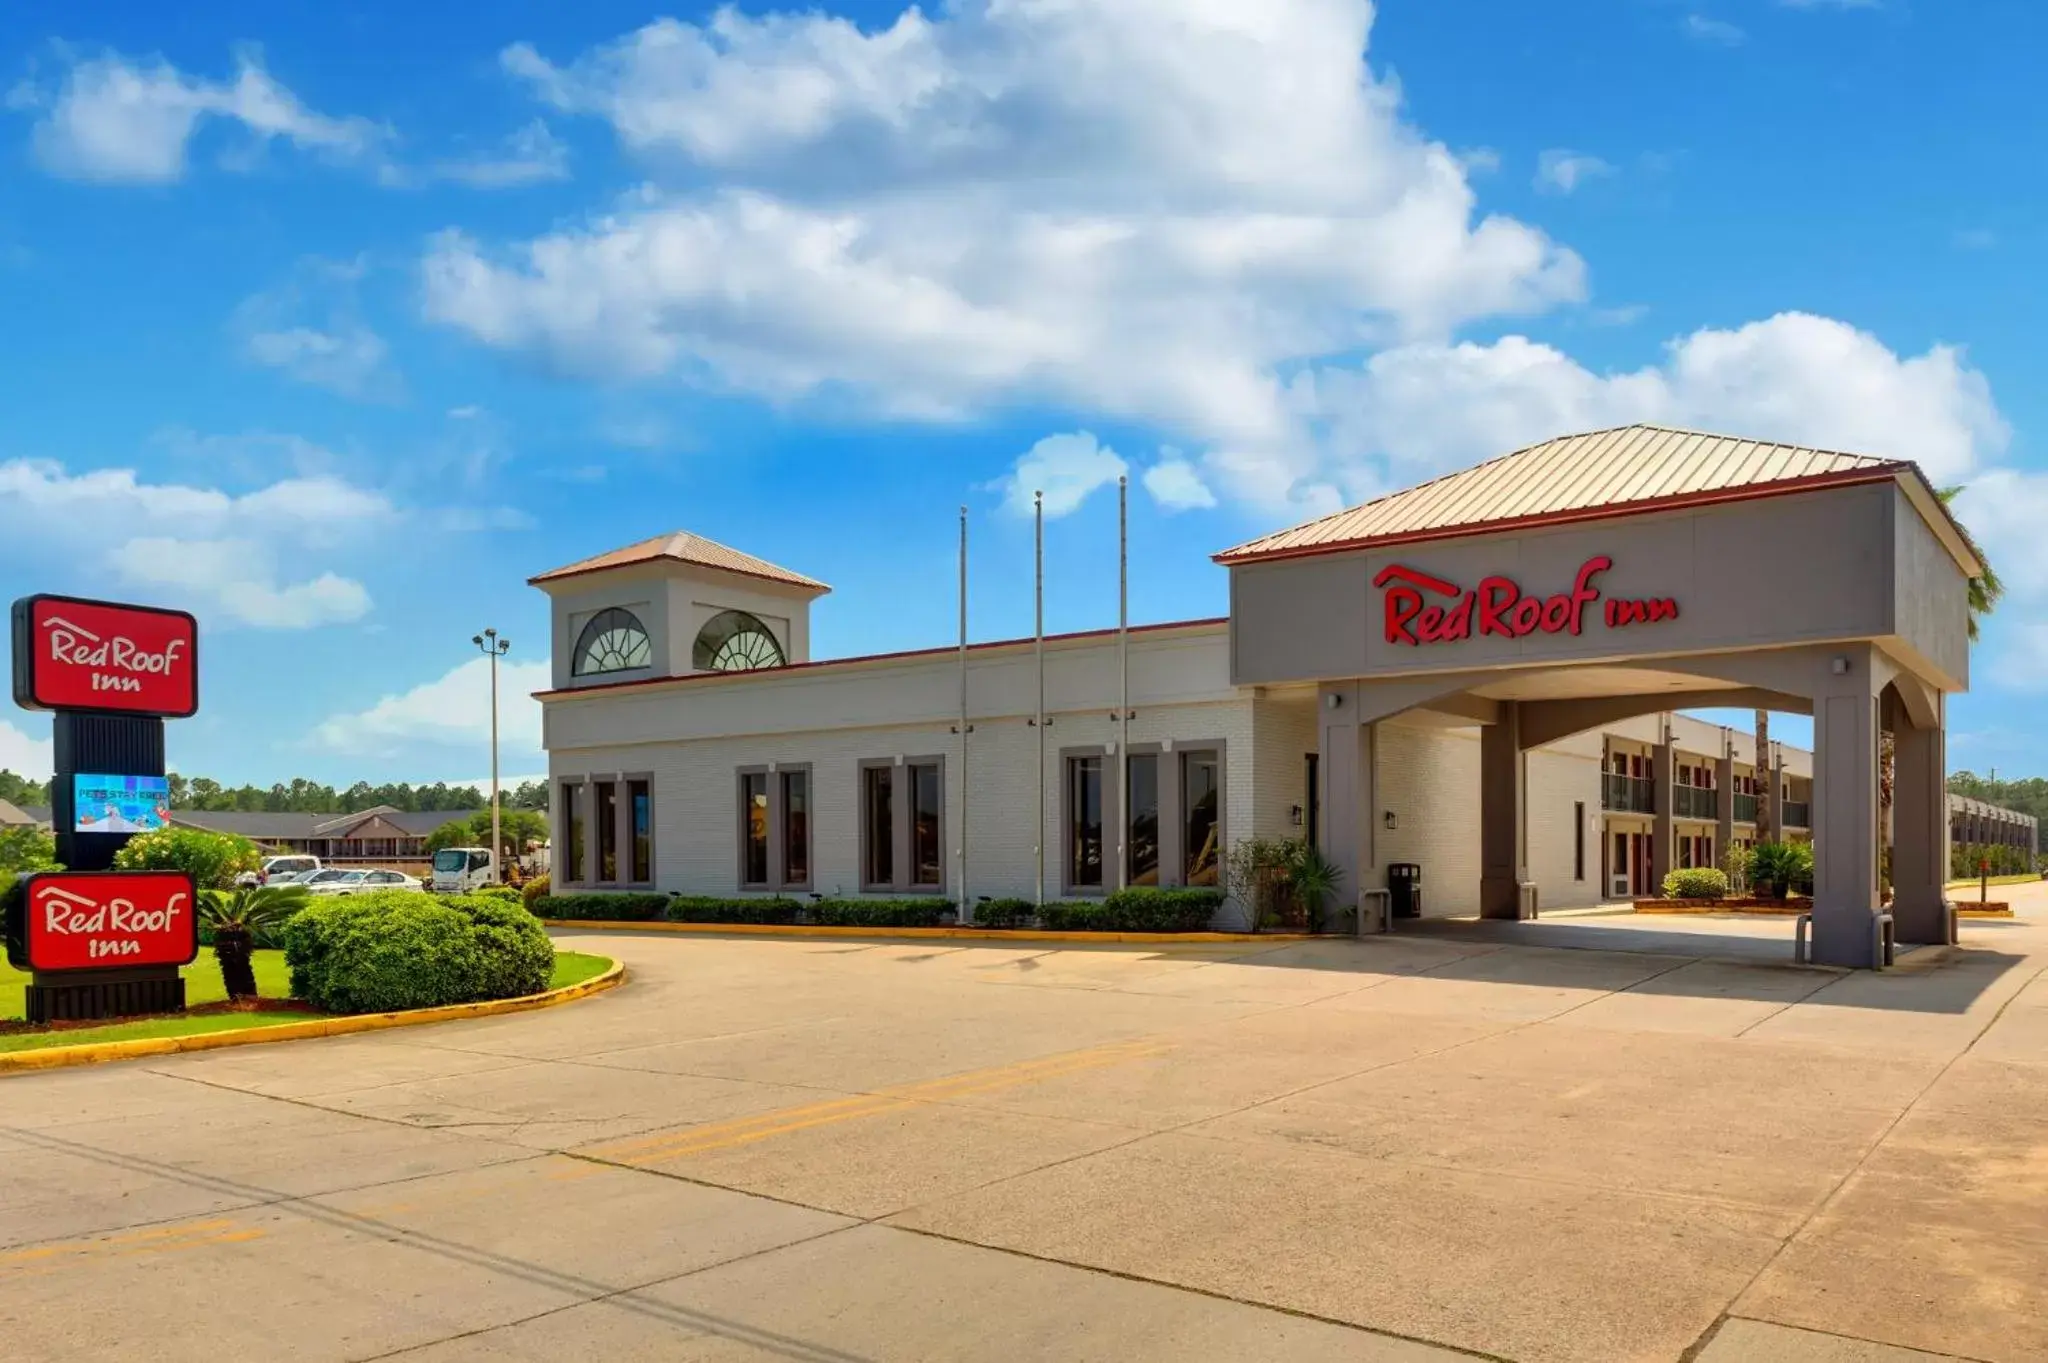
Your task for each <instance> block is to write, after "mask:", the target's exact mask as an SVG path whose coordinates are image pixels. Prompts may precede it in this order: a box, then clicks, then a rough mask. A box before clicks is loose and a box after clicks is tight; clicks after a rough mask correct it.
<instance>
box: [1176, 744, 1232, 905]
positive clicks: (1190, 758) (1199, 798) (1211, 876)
mask: <svg viewBox="0 0 2048 1363" xmlns="http://www.w3.org/2000/svg"><path fill="white" fill-rule="evenodd" d="M1221 767H1222V763H1221V762H1220V761H1219V760H1218V758H1217V755H1216V754H1215V753H1213V752H1188V753H1182V754H1181V756H1180V790H1181V800H1180V807H1181V810H1182V814H1181V826H1182V827H1183V828H1184V829H1185V830H1186V833H1185V836H1184V837H1183V838H1182V840H1181V847H1182V849H1183V851H1184V853H1185V858H1186V859H1185V863H1184V864H1185V865H1186V867H1187V874H1186V876H1185V877H1184V878H1183V881H1182V883H1183V884H1187V885H1214V884H1216V883H1217V880H1218V875H1217V868H1218V851H1219V849H1218V847H1217V844H1218V843H1219V842H1220V841H1221V840H1222V837H1223V827H1222V824H1221V822H1220V820H1219V819H1218V817H1217V815H1218V801H1219V797H1220V796H1221V794H1222V790H1221V784H1222V783H1221V780H1220V776H1221Z"/></svg>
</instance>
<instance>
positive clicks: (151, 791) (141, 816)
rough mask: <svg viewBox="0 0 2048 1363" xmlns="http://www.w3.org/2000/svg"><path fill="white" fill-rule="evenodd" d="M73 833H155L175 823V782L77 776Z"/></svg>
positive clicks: (73, 782) (156, 778)
mask: <svg viewBox="0 0 2048 1363" xmlns="http://www.w3.org/2000/svg"><path fill="white" fill-rule="evenodd" d="M71 789H72V794H73V799H72V804H71V808H72V811H73V812H72V822H71V827H72V831H73V832H76V833H152V832H155V831H156V830H157V829H159V828H162V827H163V826H164V825H165V824H167V823H169V822H170V820H171V783H170V782H169V781H168V780H166V779H165V778H163V777H161V776H83V775H81V776H74V777H72V778H71Z"/></svg>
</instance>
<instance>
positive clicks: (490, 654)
mask: <svg viewBox="0 0 2048 1363" xmlns="http://www.w3.org/2000/svg"><path fill="white" fill-rule="evenodd" d="M470 642H471V643H473V644H475V645H476V646H477V647H478V648H480V649H482V650H483V654H484V656H485V657H486V658H489V659H490V660H491V883H492V884H493V885H497V884H501V883H503V881H504V879H505V868H504V866H503V865H501V863H502V862H503V861H504V859H505V840H504V837H503V835H502V834H500V833H499V832H498V659H500V658H502V657H504V656H505V653H506V650H508V649H510V648H511V647H512V641H511V640H510V639H500V638H499V637H498V631H496V630H494V629H487V630H485V631H484V632H483V633H482V634H478V635H474V636H472V637H471V639H470Z"/></svg>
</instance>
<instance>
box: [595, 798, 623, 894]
mask: <svg viewBox="0 0 2048 1363" xmlns="http://www.w3.org/2000/svg"><path fill="white" fill-rule="evenodd" d="M590 790H591V797H592V798H591V801H590V821H591V822H592V823H594V824H596V825H597V878H598V879H599V880H600V881H602V882H604V883H606V884H610V883H612V882H615V881H617V880H618V878H619V793H618V791H619V788H618V787H617V786H615V785H613V784H612V783H611V782H610V781H598V782H596V783H594V784H593V785H592V786H591V788H590Z"/></svg>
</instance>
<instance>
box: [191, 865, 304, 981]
mask: <svg viewBox="0 0 2048 1363" xmlns="http://www.w3.org/2000/svg"><path fill="white" fill-rule="evenodd" d="M311 900H312V895H311V894H310V892H308V891H307V889H306V887H305V886H303V885H251V886H245V887H243V888H242V889H239V890H203V891H201V892H200V903H199V915H200V921H201V922H203V923H205V924H206V926H207V927H209V928H211V929H213V956H214V959H215V960H217V961H219V962H220V978H221V983H222V984H224V985H226V986H227V991H228V997H229V998H231V999H253V998H255V997H256V967H255V966H254V965H253V964H251V963H250V960H249V953H250V951H251V950H253V949H254V947H255V945H256V938H257V936H258V935H259V934H262V933H264V932H266V931H268V930H269V929H271V928H275V927H279V926H281V925H282V924H283V923H284V921H285V920H286V919H287V918H290V917H291V916H292V915H293V914H295V913H297V912H298V911H299V910H300V909H303V908H305V907H306V905H307V904H308V903H309V902H311Z"/></svg>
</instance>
